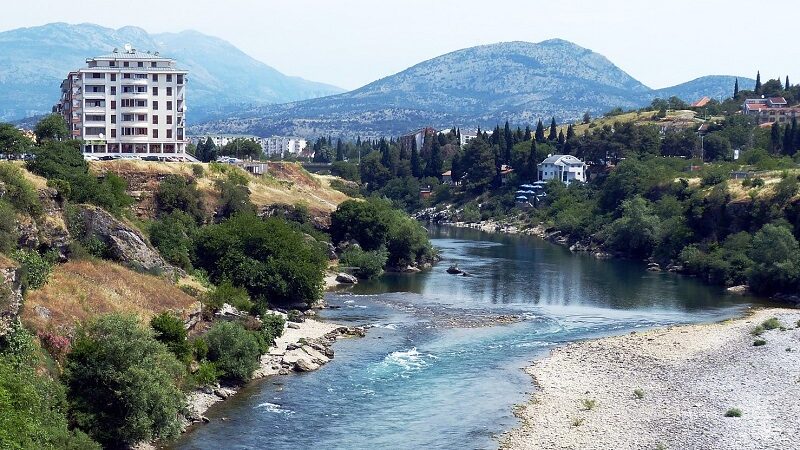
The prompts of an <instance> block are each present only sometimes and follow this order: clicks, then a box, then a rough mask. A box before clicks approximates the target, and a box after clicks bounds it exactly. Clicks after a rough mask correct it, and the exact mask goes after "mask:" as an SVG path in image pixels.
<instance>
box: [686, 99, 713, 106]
mask: <svg viewBox="0 0 800 450" xmlns="http://www.w3.org/2000/svg"><path fill="white" fill-rule="evenodd" d="M710 101H711V99H710V98H708V97H703V98H701V99H700V100H698V101H696V102H694V103H692V104H691V107H692V108H702V107H704V106H706V105H708V102H710Z"/></svg>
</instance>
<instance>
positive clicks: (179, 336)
mask: <svg viewBox="0 0 800 450" xmlns="http://www.w3.org/2000/svg"><path fill="white" fill-rule="evenodd" d="M150 327H151V328H152V329H153V331H154V332H155V338H156V340H157V341H158V342H161V343H162V344H164V345H166V346H167V348H168V349H169V351H171V352H172V354H173V355H175V357H176V358H178V360H179V361H183V362H189V360H190V359H191V354H192V348H191V346H190V345H189V341H188V340H187V337H188V335H187V332H186V328H185V327H184V326H183V320H181V318H180V317H178V316H176V315H175V314H173V313H171V312H169V311H164V312H162V313H161V314H159V315H157V316H154V317H153V318H152V319H150Z"/></svg>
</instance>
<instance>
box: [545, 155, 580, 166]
mask: <svg viewBox="0 0 800 450" xmlns="http://www.w3.org/2000/svg"><path fill="white" fill-rule="evenodd" d="M541 164H558V165H567V164H583V161H581V160H580V159H578V158H576V157H574V156H572V155H550V156H548V157H547V158H545V159H544V161H542V162H541Z"/></svg>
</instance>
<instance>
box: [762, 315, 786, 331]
mask: <svg viewBox="0 0 800 450" xmlns="http://www.w3.org/2000/svg"><path fill="white" fill-rule="evenodd" d="M761 326H762V327H764V329H765V330H774V329H776V328H781V322H780V320H778V318H777V317H770V318H769V319H767V320H765V321H763V322H761Z"/></svg>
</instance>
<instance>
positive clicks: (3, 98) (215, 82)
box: [0, 23, 343, 123]
mask: <svg viewBox="0 0 800 450" xmlns="http://www.w3.org/2000/svg"><path fill="white" fill-rule="evenodd" d="M126 43H130V44H132V45H133V46H134V47H135V48H137V49H139V50H142V51H158V52H159V53H160V54H161V55H163V56H167V57H171V58H174V59H175V60H176V63H177V65H178V67H180V68H184V69H187V70H189V83H190V86H191V87H190V93H189V94H188V98H187V104H188V105H189V111H190V113H189V114H188V119H189V121H190V123H191V122H195V123H196V122H200V121H205V120H209V119H212V118H215V117H224V116H226V115H229V114H231V113H233V112H236V111H240V110H241V109H243V108H252V107H254V106H258V105H263V104H268V103H283V102H290V101H295V100H303V99H308V98H313V97H320V96H325V95H331V94H337V93H340V92H343V90H342V89H340V88H337V87H335V86H331V85H327V84H324V83H316V82H313V81H308V80H304V79H302V78H298V77H290V76H287V75H284V74H282V73H281V72H279V71H277V70H276V69H274V68H272V67H270V66H268V65H266V64H264V63H262V62H260V61H257V60H255V59H253V58H251V57H250V56H248V55H247V54H245V53H244V52H242V51H241V50H239V49H238V48H236V47H235V46H233V45H232V44H230V43H229V42H227V41H224V40H222V39H219V38H216V37H212V36H208V35H205V34H202V33H199V32H197V31H183V32H180V33H159V34H149V33H147V32H146V31H145V30H143V29H141V28H137V27H130V26H129V27H123V28H119V29H116V30H115V29H112V28H105V27H101V26H98V25H94V24H78V25H71V24H66V23H51V24H47V25H43V26H37V27H30V28H18V29H15V30H9V31H5V32H2V33H0V120H13V119H21V118H24V117H27V116H32V115H37V114H42V113H47V112H49V111H50V109H51V107H52V106H53V104H55V103H56V101H58V98H59V95H60V91H59V85H60V83H61V80H63V79H64V78H65V77H66V75H67V73H68V72H69V71H70V70H75V69H78V68H81V67H85V64H86V58H89V57H92V56H98V55H102V54H107V53H110V52H111V50H112V49H114V48H115V47H116V48H121V47H122V46H123V45H124V44H126Z"/></svg>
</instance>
